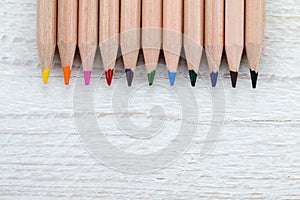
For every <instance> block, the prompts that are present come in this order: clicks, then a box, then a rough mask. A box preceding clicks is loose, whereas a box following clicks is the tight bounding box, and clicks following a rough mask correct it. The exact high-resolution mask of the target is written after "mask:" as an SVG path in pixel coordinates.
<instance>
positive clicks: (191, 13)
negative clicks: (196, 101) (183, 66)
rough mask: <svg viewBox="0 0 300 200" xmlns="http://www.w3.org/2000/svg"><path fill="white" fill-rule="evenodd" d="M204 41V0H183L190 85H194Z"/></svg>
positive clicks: (185, 45) (185, 44)
mask: <svg viewBox="0 0 300 200" xmlns="http://www.w3.org/2000/svg"><path fill="white" fill-rule="evenodd" d="M203 43H204V0H185V1H184V50H185V56H186V60H187V66H188V70H189V74H190V80H191V85H192V86H193V87H195V85H196V81H197V76H198V73H199V66H200V62H201V57H202V51H203Z"/></svg>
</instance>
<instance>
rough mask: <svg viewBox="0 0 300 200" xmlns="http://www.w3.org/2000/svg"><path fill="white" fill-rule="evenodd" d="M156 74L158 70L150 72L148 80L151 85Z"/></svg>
mask: <svg viewBox="0 0 300 200" xmlns="http://www.w3.org/2000/svg"><path fill="white" fill-rule="evenodd" d="M155 74H156V70H154V71H152V72H151V73H149V74H148V82H149V85H150V86H152V85H153V83H154V78H155Z"/></svg>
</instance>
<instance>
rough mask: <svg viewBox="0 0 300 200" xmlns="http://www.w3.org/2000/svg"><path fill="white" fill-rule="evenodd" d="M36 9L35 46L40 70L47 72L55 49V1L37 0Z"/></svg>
mask: <svg viewBox="0 0 300 200" xmlns="http://www.w3.org/2000/svg"><path fill="white" fill-rule="evenodd" d="M37 8H38V14H37V16H38V17H37V45H38V51H39V57H40V62H41V67H42V70H47V69H49V68H51V65H52V61H53V57H54V53H55V47H56V20H57V0H47V1H45V0H38V1H37Z"/></svg>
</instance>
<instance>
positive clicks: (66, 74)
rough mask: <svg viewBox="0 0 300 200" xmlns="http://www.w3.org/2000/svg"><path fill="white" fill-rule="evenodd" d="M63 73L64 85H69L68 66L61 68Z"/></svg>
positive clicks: (69, 74)
mask: <svg viewBox="0 0 300 200" xmlns="http://www.w3.org/2000/svg"><path fill="white" fill-rule="evenodd" d="M63 72H64V79H65V85H69V84H70V77H71V67H70V66H66V67H63Z"/></svg>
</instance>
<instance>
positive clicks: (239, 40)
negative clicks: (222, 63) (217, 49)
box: [225, 0, 264, 72]
mask: <svg viewBox="0 0 300 200" xmlns="http://www.w3.org/2000/svg"><path fill="white" fill-rule="evenodd" d="M244 16H245V1H244V0H225V50H226V56H227V61H228V66H229V70H230V71H232V72H238V71H239V68H240V64H241V59H242V54H243V51H244V29H245V27H244V24H245V23H244V21H245V17H244ZM263 30H264V29H263Z"/></svg>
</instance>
